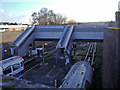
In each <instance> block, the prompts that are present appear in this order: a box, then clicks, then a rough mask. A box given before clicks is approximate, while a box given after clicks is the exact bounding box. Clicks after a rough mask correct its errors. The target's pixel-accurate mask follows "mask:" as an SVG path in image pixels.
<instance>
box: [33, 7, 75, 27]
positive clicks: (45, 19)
mask: <svg viewBox="0 0 120 90" xmlns="http://www.w3.org/2000/svg"><path fill="white" fill-rule="evenodd" d="M31 17H32V21H31V23H32V25H63V24H66V23H71V22H72V23H73V22H74V23H75V20H70V21H68V22H67V17H66V16H63V15H62V14H56V13H54V11H53V10H48V9H47V8H41V9H40V11H39V12H34V13H32V15H31Z"/></svg>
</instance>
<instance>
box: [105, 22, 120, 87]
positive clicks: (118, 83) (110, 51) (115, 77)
mask: <svg viewBox="0 0 120 90" xmlns="http://www.w3.org/2000/svg"><path fill="white" fill-rule="evenodd" d="M118 25H119V24H118ZM118 25H117V26H118ZM118 87H120V29H119V28H112V29H110V28H109V29H105V31H104V52H103V88H118Z"/></svg>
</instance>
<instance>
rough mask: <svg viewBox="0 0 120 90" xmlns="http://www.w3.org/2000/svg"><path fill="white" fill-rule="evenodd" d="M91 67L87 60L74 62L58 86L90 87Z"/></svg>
mask: <svg viewBox="0 0 120 90" xmlns="http://www.w3.org/2000/svg"><path fill="white" fill-rule="evenodd" d="M92 75H93V69H92V66H91V65H90V63H89V62H87V61H79V62H77V63H75V64H74V65H73V66H72V67H71V69H70V71H69V72H68V73H67V75H66V76H65V78H64V79H63V81H62V82H63V83H62V84H61V86H60V87H59V88H91V85H92Z"/></svg>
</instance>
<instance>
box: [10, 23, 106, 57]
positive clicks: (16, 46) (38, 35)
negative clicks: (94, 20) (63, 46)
mask: <svg viewBox="0 0 120 90" xmlns="http://www.w3.org/2000/svg"><path fill="white" fill-rule="evenodd" d="M66 27H67V26H65V25H63V26H33V27H28V28H27V29H26V30H25V31H23V32H22V34H21V35H20V36H19V37H18V38H17V39H16V40H15V41H13V42H12V44H11V45H10V49H11V53H12V54H15V55H19V56H24V55H26V52H27V50H28V48H29V45H30V44H32V45H33V47H34V41H35V40H44V39H49V40H55V39H57V40H59V39H60V38H62V34H63V33H64V30H65V28H66ZM105 27H107V25H74V31H73V32H71V35H72V38H70V37H68V38H67V37H66V38H65V41H64V40H63V41H64V42H69V38H70V39H73V40H103V38H104V35H103V32H104V28H105ZM66 31H69V28H68V29H67V30H66ZM69 34H70V32H68V33H65V35H64V36H66V35H69Z"/></svg>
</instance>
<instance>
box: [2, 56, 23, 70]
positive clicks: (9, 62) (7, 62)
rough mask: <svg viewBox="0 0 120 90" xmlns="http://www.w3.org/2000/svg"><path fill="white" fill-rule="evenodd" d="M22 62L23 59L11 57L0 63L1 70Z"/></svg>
mask: <svg viewBox="0 0 120 90" xmlns="http://www.w3.org/2000/svg"><path fill="white" fill-rule="evenodd" d="M22 60H23V59H22V58H21V57H19V56H13V57H10V58H7V59H5V60H2V61H0V66H2V68H3V69H5V68H6V67H8V66H11V65H14V64H16V63H19V62H21V61H22Z"/></svg>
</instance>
